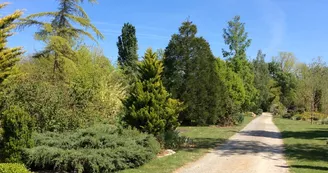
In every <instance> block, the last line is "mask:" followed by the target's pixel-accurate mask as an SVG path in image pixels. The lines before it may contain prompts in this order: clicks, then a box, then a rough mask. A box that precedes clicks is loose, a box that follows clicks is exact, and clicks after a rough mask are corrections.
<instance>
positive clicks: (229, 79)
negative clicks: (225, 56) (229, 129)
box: [217, 58, 246, 126]
mask: <svg viewBox="0 0 328 173" xmlns="http://www.w3.org/2000/svg"><path fill="white" fill-rule="evenodd" d="M217 66H218V69H219V78H218V79H219V80H220V81H221V83H222V84H223V87H224V88H223V89H222V90H221V97H222V101H223V103H224V106H223V107H222V109H223V110H224V112H222V114H221V116H220V119H219V121H218V122H219V124H220V125H223V126H229V125H233V124H234V118H233V115H234V114H237V113H239V112H241V106H242V104H243V103H244V101H245V97H246V96H245V95H246V93H245V88H244V85H243V81H242V79H241V78H240V77H239V76H238V75H237V74H236V73H235V72H234V71H232V69H231V68H230V67H228V65H227V63H226V62H225V61H223V60H221V59H220V58H218V59H217Z"/></svg>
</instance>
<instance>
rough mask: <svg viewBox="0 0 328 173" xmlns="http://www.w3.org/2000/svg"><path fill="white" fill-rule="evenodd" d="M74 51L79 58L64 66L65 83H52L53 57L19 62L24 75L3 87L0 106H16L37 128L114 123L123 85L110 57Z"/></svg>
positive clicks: (62, 127) (50, 128)
mask: <svg viewBox="0 0 328 173" xmlns="http://www.w3.org/2000/svg"><path fill="white" fill-rule="evenodd" d="M76 54H77V55H78V57H79V59H80V60H79V61H78V63H76V64H73V65H71V66H70V67H65V69H66V74H67V75H66V76H67V78H66V81H65V82H59V81H57V82H53V80H52V71H51V68H52V65H51V64H52V60H51V59H32V60H29V61H25V62H22V63H21V64H20V66H19V67H20V70H21V72H22V74H23V75H20V76H19V77H17V78H15V79H12V80H11V81H10V84H9V83H8V84H7V85H6V86H5V87H6V88H5V90H4V93H3V94H2V95H1V96H2V100H3V103H2V107H3V109H6V108H8V107H10V106H11V105H17V106H20V107H22V108H24V109H25V110H26V112H27V113H28V114H29V115H31V116H32V117H33V118H34V120H35V123H36V124H35V125H36V130H37V131H39V132H42V131H65V130H72V129H76V128H79V127H86V126H89V125H92V124H93V123H95V122H97V121H106V122H113V121H114V119H115V117H116V115H117V114H118V113H120V112H121V109H122V106H123V105H122V102H121V99H123V98H124V96H125V86H124V85H122V82H121V77H120V75H119V74H118V73H117V71H116V70H115V69H114V67H113V66H112V65H111V64H110V62H109V60H108V59H107V58H106V57H104V56H103V55H102V54H101V53H99V52H97V51H95V50H94V51H91V50H89V49H87V48H85V47H82V48H80V49H79V50H78V51H77V52H76Z"/></svg>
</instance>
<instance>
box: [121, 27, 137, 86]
mask: <svg viewBox="0 0 328 173" xmlns="http://www.w3.org/2000/svg"><path fill="white" fill-rule="evenodd" d="M117 48H118V64H119V67H120V68H121V69H122V70H123V72H124V74H125V75H127V77H128V78H130V80H132V81H133V80H134V79H135V78H136V72H137V62H138V54H137V51H138V41H137V37H136V29H135V27H134V26H133V25H131V24H129V23H125V24H124V26H123V28H122V34H121V35H120V36H119V37H118V42H117Z"/></svg>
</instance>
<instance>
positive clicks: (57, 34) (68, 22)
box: [19, 0, 103, 75]
mask: <svg viewBox="0 0 328 173" xmlns="http://www.w3.org/2000/svg"><path fill="white" fill-rule="evenodd" d="M57 1H58V11H55V12H42V13H37V14H32V15H29V16H27V17H26V18H23V19H21V21H20V23H19V28H20V29H23V28H25V27H30V26H37V27H39V28H40V29H39V31H37V32H36V33H35V36H34V37H35V38H36V40H39V41H42V42H45V43H46V47H45V48H44V49H43V50H42V51H40V52H37V53H36V54H35V55H34V57H36V58H39V57H49V56H50V55H53V56H54V64H53V71H54V73H56V72H59V73H63V66H64V65H63V64H64V63H65V62H67V61H76V57H75V56H74V51H73V49H72V47H73V45H74V44H75V42H76V41H78V40H79V39H81V38H83V37H84V36H86V37H88V38H90V39H92V40H94V41H96V39H95V38H94V37H93V35H92V34H91V33H89V32H87V31H86V29H91V30H93V31H94V33H95V34H96V35H97V37H98V38H103V35H102V34H101V33H100V31H98V30H97V28H96V27H95V26H94V25H93V24H92V23H91V21H90V19H89V17H88V15H87V14H86V12H85V11H84V10H83V8H82V7H81V6H80V3H83V2H84V0H57ZM89 2H90V3H95V2H96V0H89ZM42 17H50V23H48V22H44V21H43V20H40V21H39V20H38V18H42ZM77 25H79V26H81V27H83V28H78V27H76V26H77ZM60 75H62V74H60Z"/></svg>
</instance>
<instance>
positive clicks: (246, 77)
mask: <svg viewBox="0 0 328 173" xmlns="http://www.w3.org/2000/svg"><path fill="white" fill-rule="evenodd" d="M244 25H245V24H244V23H241V22H240V16H235V17H234V18H233V20H232V21H229V22H228V27H227V28H225V29H223V38H224V41H225V44H226V45H228V46H229V50H228V51H225V50H222V52H223V57H225V58H228V59H227V63H228V66H229V67H230V68H232V70H233V71H234V72H235V73H236V74H237V75H238V76H239V77H240V78H241V79H242V81H243V86H244V88H245V100H244V102H243V104H242V110H244V111H246V110H250V109H251V108H253V107H254V106H255V99H256V96H257V92H258V91H257V89H256V88H255V87H254V73H253V70H252V68H253V67H252V64H251V63H250V62H249V61H248V60H247V57H246V49H247V48H248V47H249V46H250V44H251V40H250V39H248V33H247V32H245V26H244Z"/></svg>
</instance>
